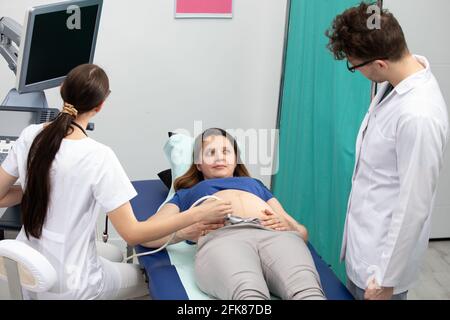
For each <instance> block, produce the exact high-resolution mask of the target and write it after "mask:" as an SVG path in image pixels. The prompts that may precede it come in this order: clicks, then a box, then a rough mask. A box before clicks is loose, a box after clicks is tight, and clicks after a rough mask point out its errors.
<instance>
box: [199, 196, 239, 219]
mask: <svg viewBox="0 0 450 320" xmlns="http://www.w3.org/2000/svg"><path fill="white" fill-rule="evenodd" d="M193 210H195V216H196V222H202V223H207V224H210V223H216V222H217V221H222V220H225V217H226V216H227V215H229V214H233V207H232V206H231V202H230V201H223V200H207V201H205V202H203V203H202V204H201V205H199V206H197V207H195V208H193Z"/></svg>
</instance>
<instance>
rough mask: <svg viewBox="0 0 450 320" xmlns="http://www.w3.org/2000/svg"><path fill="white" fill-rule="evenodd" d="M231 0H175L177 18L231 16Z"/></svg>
mask: <svg viewBox="0 0 450 320" xmlns="http://www.w3.org/2000/svg"><path fill="white" fill-rule="evenodd" d="M232 15H233V0H176V10H175V16H176V17H177V18H196V17H200V18H215V17H217V18H231V17H232Z"/></svg>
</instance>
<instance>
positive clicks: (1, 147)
mask: <svg viewBox="0 0 450 320" xmlns="http://www.w3.org/2000/svg"><path fill="white" fill-rule="evenodd" d="M16 140H17V137H2V136H0V164H2V163H3V161H5V159H6V157H7V156H8V154H9V151H10V150H11V147H12V146H13V144H14V141H16Z"/></svg>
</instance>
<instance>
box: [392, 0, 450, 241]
mask: <svg viewBox="0 0 450 320" xmlns="http://www.w3.org/2000/svg"><path fill="white" fill-rule="evenodd" d="M385 7H386V8H388V9H390V10H391V12H392V13H393V14H394V15H395V16H396V17H397V19H398V20H399V22H400V24H401V25H402V27H403V30H404V32H405V36H406V38H407V41H408V46H409V48H410V50H411V51H412V52H413V53H416V54H420V55H424V56H426V57H427V58H428V59H429V60H430V63H431V69H432V71H433V73H434V75H435V76H436V78H437V79H438V81H439V83H440V87H441V90H442V93H443V94H444V98H445V100H446V102H447V106H449V107H450V41H449V36H450V22H449V20H448V14H449V12H450V1H448V0H432V1H425V0H386V1H385ZM449 112H450V109H449ZM449 194H450V148H447V153H446V160H445V165H444V169H443V172H442V175H441V179H440V185H439V189H438V193H437V196H436V203H435V210H434V212H433V218H432V221H433V229H432V234H431V237H432V238H450V197H449Z"/></svg>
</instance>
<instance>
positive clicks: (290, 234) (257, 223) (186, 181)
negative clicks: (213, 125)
mask: <svg viewBox="0 0 450 320" xmlns="http://www.w3.org/2000/svg"><path fill="white" fill-rule="evenodd" d="M193 159H194V160H195V162H196V163H195V164H193V165H192V166H191V168H190V169H189V170H188V172H187V173H186V174H185V175H183V176H182V177H180V178H178V179H177V180H176V181H175V184H174V186H175V190H176V191H177V192H176V194H175V195H174V197H173V198H172V199H171V200H170V201H169V202H168V203H167V204H166V205H165V206H164V207H163V208H162V209H161V210H160V211H159V212H158V213H157V214H158V215H162V214H164V215H166V216H167V218H168V219H170V216H171V215H175V214H187V213H189V211H190V210H221V206H222V205H223V206H228V207H227V208H229V205H230V204H231V212H232V213H231V216H230V218H229V219H227V220H226V221H217V223H216V224H215V227H213V228H210V227H209V228H207V230H208V232H207V234H206V235H205V232H204V230H203V231H201V230H198V229H195V227H190V228H188V229H187V230H185V231H184V232H183V231H182V232H179V233H178V234H177V241H182V240H186V239H187V240H192V239H193V235H195V234H196V232H197V237H194V238H196V239H198V242H197V254H196V259H195V276H196V281H197V285H198V286H199V288H200V289H201V290H202V291H204V292H205V293H207V294H209V295H210V296H212V297H215V298H218V299H224V300H245V299H252V300H266V299H270V295H271V294H274V295H276V296H278V297H280V298H281V299H293V300H294V299H295V300H302V299H311V300H312V299H314V300H323V299H325V297H324V294H323V290H322V287H321V284H320V278H319V275H318V273H317V270H316V268H315V265H314V262H313V259H312V256H311V253H310V251H309V249H308V247H307V245H306V243H305V242H306V240H307V231H306V229H305V227H304V226H302V225H301V224H299V223H298V222H297V221H295V220H294V219H293V218H292V217H291V216H290V215H289V214H288V213H286V211H284V209H283V207H282V205H281V204H280V203H279V202H278V200H277V199H276V198H275V197H274V196H273V195H272V194H271V192H270V191H269V190H268V189H267V188H266V187H265V186H264V184H263V183H262V182H260V181H259V180H256V179H253V178H251V177H250V174H249V172H248V170H247V169H246V167H245V166H244V165H243V164H242V162H241V161H240V156H239V148H238V147H237V144H236V141H235V140H234V139H233V138H232V137H231V136H230V135H228V134H227V133H226V131H224V130H221V129H209V130H207V131H205V132H204V133H203V134H202V135H201V136H199V137H198V138H197V140H196V142H195V146H194V158H193ZM212 195H213V196H216V197H217V198H219V200H214V199H208V200H206V201H204V202H203V203H202V204H200V205H199V206H198V207H195V208H191V207H192V206H193V204H194V203H195V202H196V201H197V200H199V199H201V198H202V197H205V196H212ZM227 210H229V209H227ZM165 240H166V239H161V241H160V242H159V243H149V244H144V245H147V246H150V247H156V246H158V245H160V244H162V243H164V241H165Z"/></svg>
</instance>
